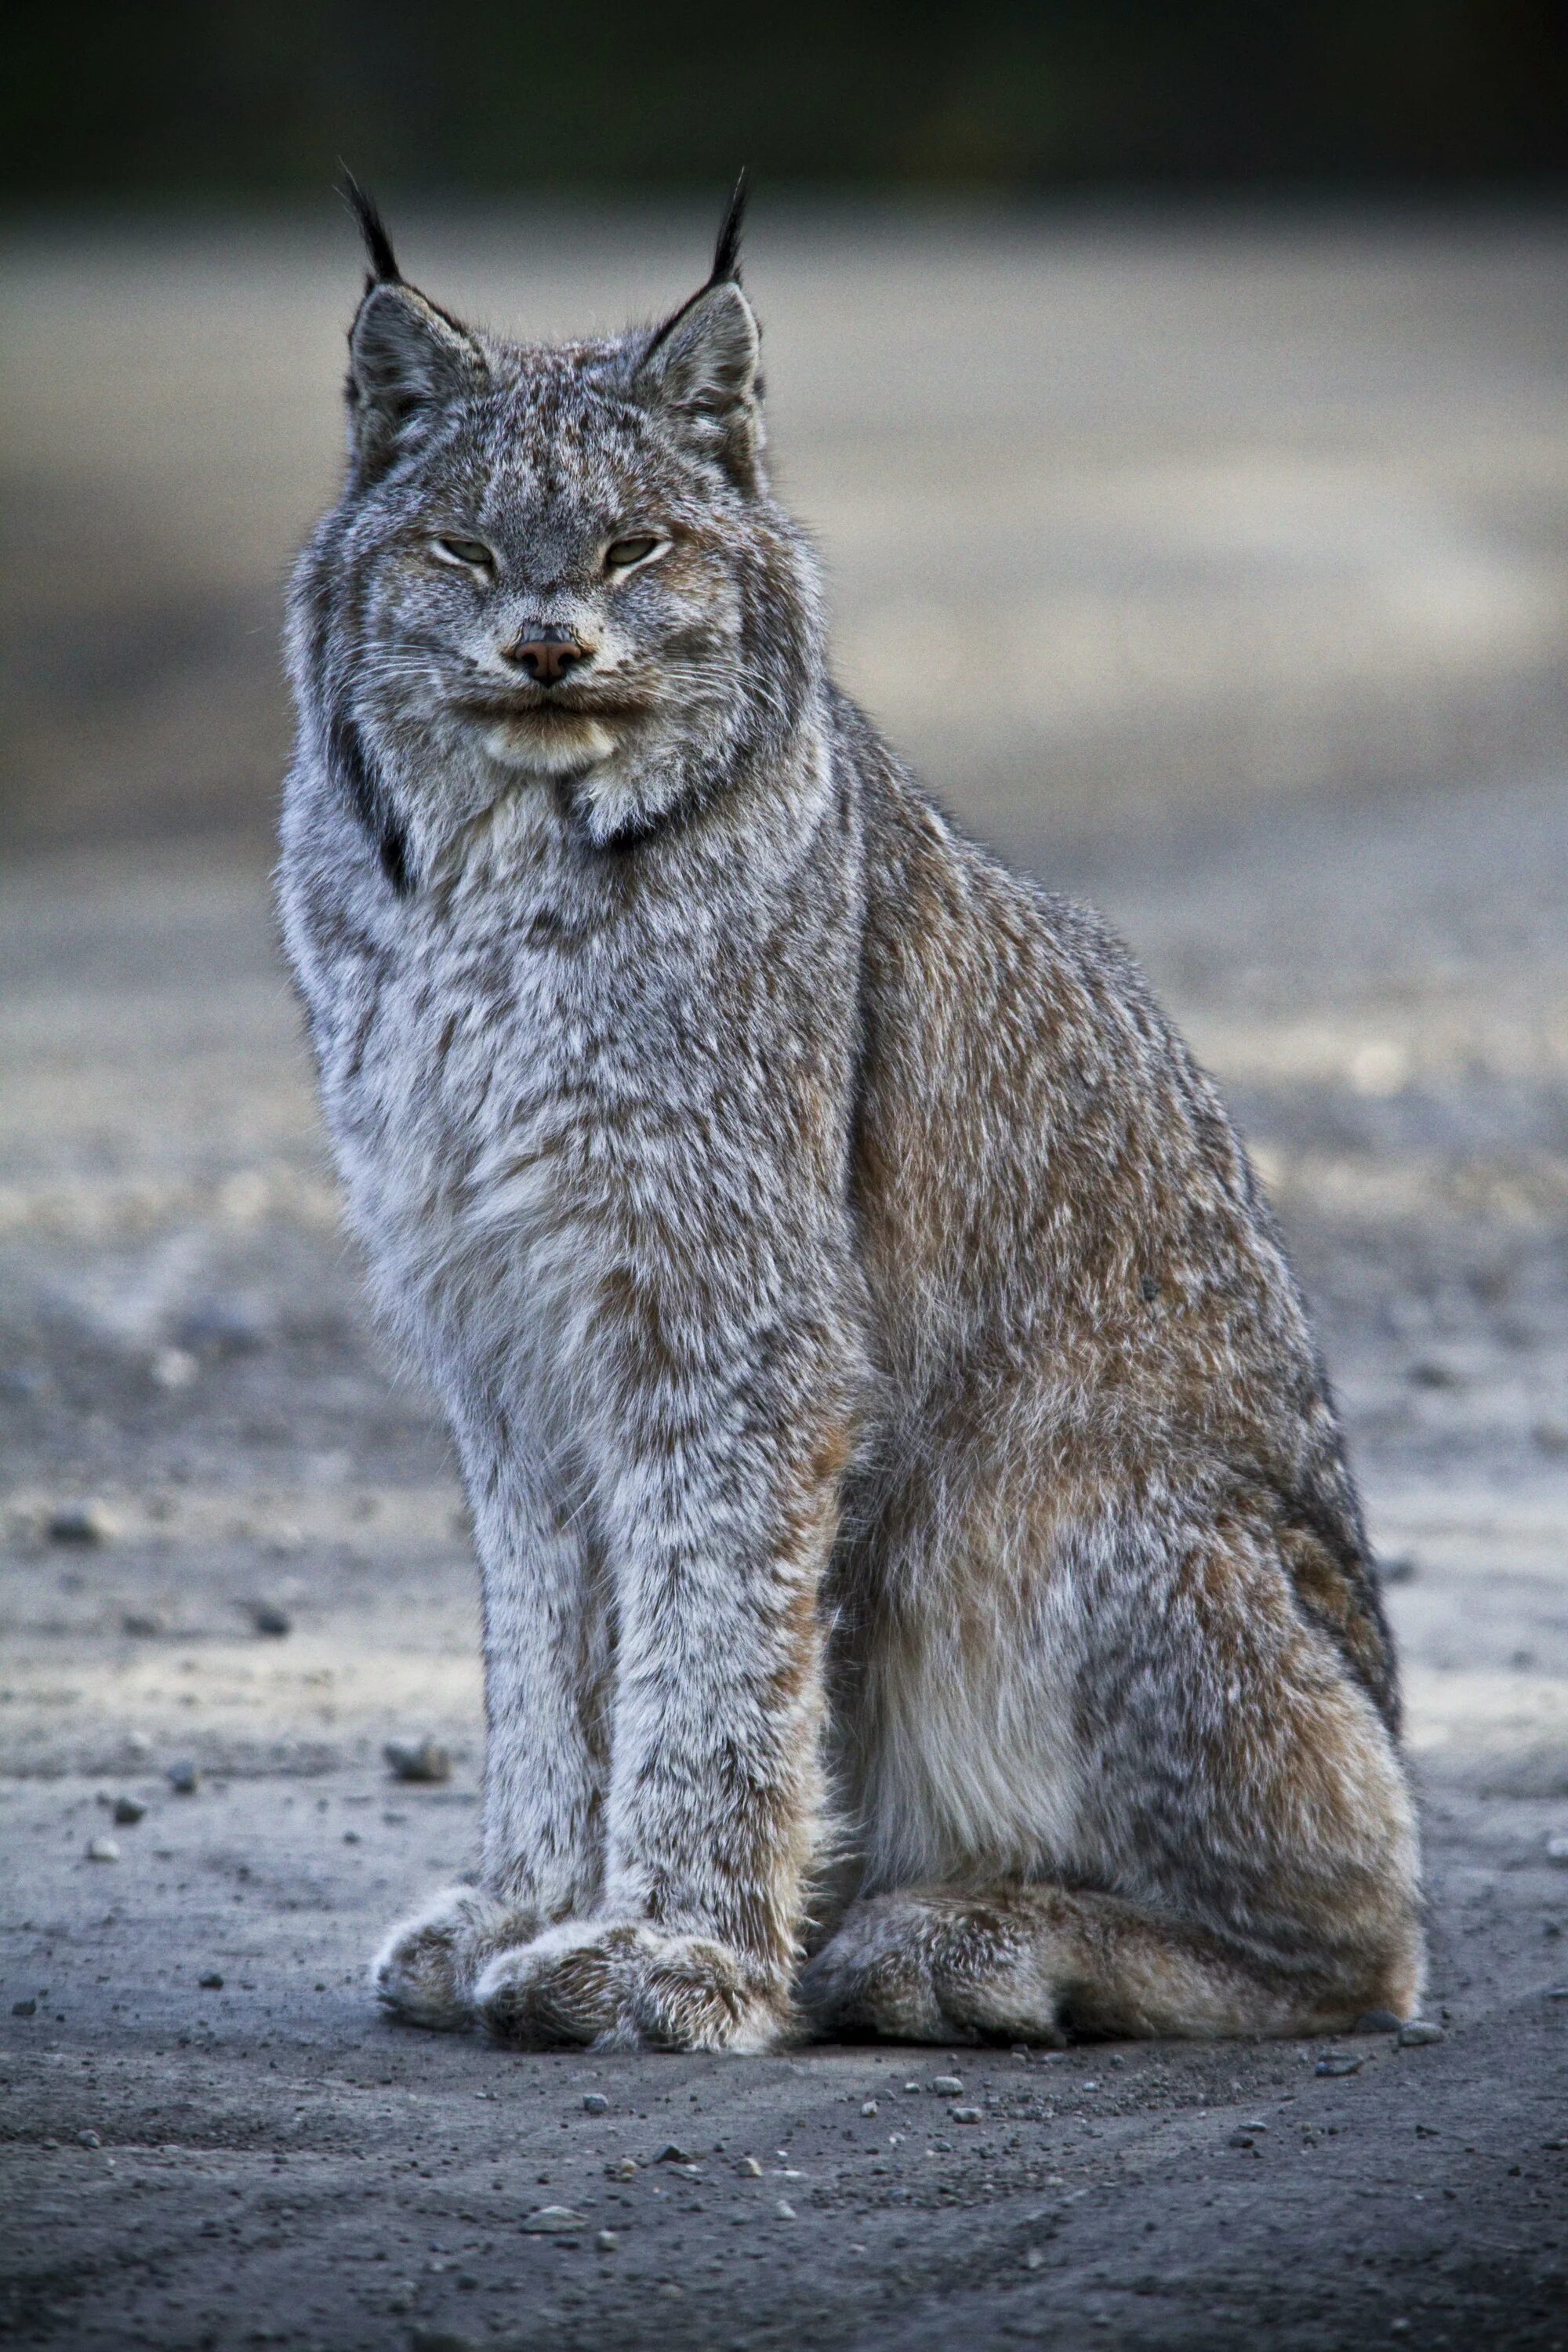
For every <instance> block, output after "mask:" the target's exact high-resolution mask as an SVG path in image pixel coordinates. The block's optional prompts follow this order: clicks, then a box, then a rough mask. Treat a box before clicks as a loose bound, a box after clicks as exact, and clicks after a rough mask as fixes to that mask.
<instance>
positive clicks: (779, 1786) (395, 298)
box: [281, 200, 1423, 2051]
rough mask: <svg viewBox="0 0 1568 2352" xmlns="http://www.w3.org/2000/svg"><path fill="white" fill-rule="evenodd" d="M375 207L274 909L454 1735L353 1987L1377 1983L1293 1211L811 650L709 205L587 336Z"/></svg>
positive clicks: (1109, 977) (506, 2008) (1057, 1992)
mask: <svg viewBox="0 0 1568 2352" xmlns="http://www.w3.org/2000/svg"><path fill="white" fill-rule="evenodd" d="M359 209H360V213H361V220H362V226H363V231H364V235H365V239H366V243H367V246H368V248H369V252H370V257H371V264H372V269H371V275H370V278H369V279H368V281H367V286H366V290H365V294H364V298H363V301H362V302H361V305H360V308H359V311H358V314H357V316H356V318H355V320H354V321H353V331H352V334H351V338H350V342H351V372H350V378H349V409H350V420H351V436H352V455H351V461H350V466H349V472H348V479H347V484H346V487H345V488H344V491H343V494H342V499H341V500H340V501H339V503H338V505H337V506H336V507H334V508H333V509H332V510H331V513H330V514H329V515H328V516H327V517H326V519H325V520H324V521H323V522H322V523H321V527H320V528H319V530H317V532H316V534H315V537H314V539H313V540H312V541H311V544H310V549H309V551H307V553H306V555H305V556H304V558H303V560H302V562H301V563H300V569H299V572H298V575H297V578H296V582H295V586H294V593H293V605H292V629H291V651H292V663H293V675H294V681H295V685H296V688H297V691H298V696H299V702H300V742H299V751H298V757H297V759H296V761H295V765H294V768H293V772H292V774H291V776H290V779H289V789H288V800H287V808H286V814H285V818H284V829H283V832H284V852H283V865H282V882H281V894H282V909H283V917H284V921H285V925H286V929H287V938H288V943H289V952H290V955H291V957H292V960H293V964H294V968H295V971H296V972H297V974H298V978H299V983H300V989H301V991H302V993H303V996H304V1000H305V1003H306V1005H307V1007H308V1009H309V1015H310V1031H311V1035H312V1038H313V1042H314V1046H315V1051H316V1054H317V1056H318V1058H319V1063H320V1069H321V1088H322V1094H323V1097H324V1100H325V1105H326V1113H327V1118H328V1121H329V1124H330V1126H331V1133H332V1137H333V1139H334V1142H335V1146H336V1150H337V1156H338V1160H339V1163H340V1166H341V1168H342V1175H343V1179H344V1182H345V1184H346V1187H347V1191H348V1197H349V1202H350V1209H351V1213H352V1216H353V1222H354V1224H355V1227H356V1228H357V1231H358V1233H359V1234H360V1235H361V1237H362V1239H363V1243H364V1244H365V1247H366V1249H367V1251H368V1254H369V1257H370V1262H371V1265H372V1266H373V1268H374V1276H375V1281H376V1286H377V1289H378V1292H379V1296H380V1298H381V1301H382V1304H383V1306H384V1309H385V1310H386V1312H387V1314H388V1315H389V1316H390V1318H392V1320H393V1322H394V1323H395V1325H396V1326H397V1328H399V1330H400V1331H401V1333H402V1334H403V1336H404V1338H405V1340H406V1341H407V1342H408V1343H409V1345H410V1346H411V1348H412V1349H413V1350H414V1352H415V1354H416V1357H417V1358H418V1360H419V1361H420V1362H421V1363H422V1364H423V1366H424V1368H425V1370H426V1372H427V1373H428V1375H429V1377H430V1379H431V1380H432V1381H434V1383H435V1385H436V1387H437V1390H438V1391H439V1393H440V1395H441V1398H442V1400H443V1402H444V1403H445V1406H446V1410H447V1413H448V1414H449V1416H450V1419H451V1424H452V1428H453V1430H454V1432H455V1433H456V1438H457V1443H458V1448H459V1451H460V1455H461V1460H462V1465H463V1471H464V1475H465V1478H466V1482H467V1486H468V1495H469V1497H470V1500H471V1503H472V1509H473V1517H474V1525H475V1531H476V1537H477V1542H478V1548H479V1558H480V1560H481V1563H482V1568H483V1583H484V1645H485V1663H486V1701H487V1711H488V1718H489V1761H488V1768H487V1773H486V1785H485V1804H484V1832H483V1862H482V1871H481V1874H480V1878H479V1885H477V1886H476V1887H462V1886H459V1887H457V1888H455V1889H452V1890H449V1891H448V1892H447V1893H446V1894H445V1895H441V1896H440V1897H438V1898H437V1900H436V1901H435V1902H434V1904H433V1905H432V1906H430V1907H429V1909H428V1910H427V1911H426V1913H425V1914H423V1915H422V1916H420V1917H418V1918H416V1919H415V1920H413V1921H410V1922H409V1923H407V1924H406V1925H405V1926H404V1927H401V1928H400V1929H398V1930H397V1931H396V1932H395V1934H394V1935H393V1937H392V1938H391V1940H390V1942H389V1943H388V1944H387V1946H386V1948H385V1949H384V1951H383V1953H382V1954H381V1956H380V1958H379V1959H378V1961H377V1962H376V1967H375V1982H376V1986H377V1989H378V1990H379V1992H380V1994H381V1996H382V1998H383V1999H384V2000H385V2001H386V2002H387V2003H388V2004H389V2005H390V2006H391V2007H392V2008H394V2009H395V2010H396V2011H399V2012H401V2014H402V2015H404V2016H405V2017H406V2018H409V2019H412V2020H415V2021H420V2022H423V2023H425V2024H428V2025H440V2026H450V2025H458V2024H461V2023H466V2022H468V2021H473V2020H479V2021H482V2022H483V2023H484V2024H485V2025H486V2026H488V2027H489V2030H490V2031H491V2032H493V2033H495V2034H497V2035H499V2036H500V2037H502V2038H504V2039H506V2040H509V2041H517V2042H590V2043H595V2044H596V2045H598V2046H600V2047H602V2048H617V2049H628V2048H638V2047H651V2048H667V2049H668V2048H674V2049H704V2050H719V2049H728V2050H736V2051H759V2050H764V2049H767V2048H768V2047H770V2046H772V2045H773V2044H774V2043H776V2042H779V2041H780V2040H781V2039H782V2038H784V2037H786V2036H788V2035H789V2034H791V2033H792V2032H797V2031H799V2030H800V2029H801V2027H802V2025H803V2024H810V2025H813V2026H815V2027H816V2030H818V2031H826V2032H849V2033H858V2032H868V2031H869V2032H881V2033H886V2034H893V2035H902V2036H906V2037H909V2038H910V2039H913V2040H938V2041H944V2042H952V2041H962V2040H965V2039H969V2040H973V2039H978V2038H985V2037H991V2036H1005V2037H1007V2038H1021V2039H1025V2040H1034V2041H1042V2042H1050V2041H1057V2040H1059V2039H1060V2038H1061V2037H1062V2035H1063V2034H1064V2032H1067V2031H1068V2030H1073V2029H1076V2030H1079V2031H1083V2032H1097V2033H1111V2034H1207V2035H1215V2034H1229V2033H1292V2032H1321V2031H1326V2030H1330V2029H1333V2028H1342V2027H1344V2026H1347V2025H1349V2024H1350V2023H1351V2022H1352V2021H1353V2020H1354V2019H1355V2018H1356V2017H1357V2016H1358V2014H1360V2013H1361V2012H1362V2011H1367V2010H1370V2009H1374V2008H1379V2009H1388V2010H1393V2011H1396V2012H1397V2013H1398V2014H1400V2015H1401V2016H1405V2015H1407V2014H1409V2013H1410V2011H1412V2010H1413V2008H1414V2007H1415V2003H1416V2001H1417V1999H1418V1996H1419V1993H1420V1990H1421V1983H1422V1968H1423V1958H1422V1935H1421V1927H1420V1922H1419V1895H1418V1881H1417V1854H1416V1841H1415V1830H1414V1825H1413V1818H1412V1809H1411V1803H1410V1799H1409V1795H1408V1792H1407V1790H1406V1785H1405V1777H1404V1773H1403V1770H1402V1768H1401V1763H1400V1759H1399V1755H1398V1751H1397V1748H1396V1744H1395V1743H1396V1726H1397V1700H1396V1696H1395V1688H1394V1664H1393V1659H1392V1656H1391V1653H1390V1646H1389V1639H1388V1634H1387V1631H1386V1629H1385V1626H1384V1620H1383V1615H1382V1612H1381V1610H1380V1607H1379V1602H1378V1598H1377V1591H1376V1587H1375V1582H1374V1577H1373V1568H1372V1565H1371V1562H1370V1560H1369V1558H1368V1552H1367V1545H1366V1539H1365V1537H1364V1535H1363V1529H1362V1524H1361V1519H1360V1517H1359V1514H1358V1508H1357V1503H1356V1498H1355V1495H1354V1491H1353V1489H1352V1484H1351V1479H1350V1476H1349V1474H1348V1472H1347V1470H1346V1467H1345V1462H1344V1457H1343V1454H1342V1446H1341V1440H1340V1434H1339V1431H1338V1429H1337V1426H1336V1423H1335V1420H1334V1414H1333V1409H1332V1406H1331V1402H1330V1400H1329V1396H1328V1392H1327V1390H1326V1387H1325V1384H1324V1380H1323V1375H1322V1372H1321V1368H1320V1365H1319V1361H1318V1359H1317V1356H1316V1354H1315V1352H1314V1349H1313V1343H1312V1340H1311V1338H1310V1333H1309V1330H1308V1328H1307V1324H1306V1320H1305V1318H1304V1315H1303V1310H1302V1307H1301V1304H1300V1298H1299V1297H1298V1295H1297V1292H1296V1290H1295V1288H1294V1286H1293V1284H1292V1281H1291V1277H1290V1275H1289V1270H1288V1268H1287V1266H1286V1264H1285V1260H1284V1258H1283V1256H1282V1255H1281V1251H1280V1244H1279V1239H1278V1236H1277V1234H1276V1232H1275V1228H1274V1225H1273V1223H1272V1221H1271V1219H1270V1216H1269V1213H1268V1209H1267V1207H1266V1205H1265V1203H1264V1202H1263V1200H1262V1199H1261V1197H1260V1195H1259V1192H1258V1186H1257V1182H1256V1180H1255V1178H1254V1176H1253V1174H1252V1171H1251V1170H1250V1168H1249V1167H1248V1165H1247V1159H1246V1156H1245V1154H1244V1152H1243V1151H1242V1149H1241V1147H1240V1145H1239V1144H1238V1142H1237V1139H1236V1137H1235V1135H1234V1134H1233V1132H1232V1130H1231V1129H1230V1127H1229V1125H1228V1124H1227V1122H1226V1116H1225V1113H1224V1111H1223V1110H1222V1108H1221V1107H1220V1104H1219V1102H1218V1101H1217V1099H1216V1097H1215V1092H1214V1089H1213V1087H1211V1085H1210V1084H1209V1081H1208V1080H1207V1078H1206V1077H1205V1076H1204V1075H1203V1073H1202V1072H1201V1071H1199V1070H1197V1069H1196V1068H1194V1065H1193V1063H1192V1061H1191V1060H1190V1059H1189V1057H1188V1055H1187V1054H1186V1051H1185V1050H1184V1046H1183V1045H1182V1044H1181V1042H1180V1040H1179V1039H1178V1038H1177V1037H1175V1036H1174V1035H1173V1034H1172V1032H1171V1030H1170V1028H1169V1027H1168V1026H1167V1024H1166V1023H1165V1022H1164V1020H1163V1018H1162V1016H1161V1015H1160V1013H1158V1012H1157V1010H1156V1009H1155V1007H1154V1005H1153V1004H1152V1003H1151V1001H1150V998H1149V995H1148V993H1147V992H1146V990H1145V988H1144V986H1143V983H1142V980H1141V979H1140V978H1139V976H1138V974H1137V972H1136V971H1134V970H1133V968H1132V967H1131V964H1130V963H1129V961H1128V960H1127V958H1126V957H1125V955H1124V954H1123V952H1122V950H1121V948H1120V947H1119V946H1118V945H1117V944H1116V942H1115V941H1114V940H1112V939H1111V938H1110V936H1109V935H1108V933H1107V932H1106V931H1105V929H1103V928H1102V927H1101V925H1100V923H1099V922H1098V921H1097V920H1096V919H1095V918H1094V917H1093V916H1091V915H1089V914H1086V913H1084V912H1082V911H1081V910H1079V908H1075V907H1072V906H1068V905H1067V904H1065V903H1063V902H1062V901H1061V900H1059V899H1058V898H1051V897H1048V896H1047V895H1046V894H1045V893H1044V892H1043V891H1041V890H1040V889H1038V888H1037V887H1035V885H1034V884H1032V883H1030V882H1027V881H1025V880H1021V879H1020V878H1018V877H1016V876H1015V875H1013V874H1011V873H1009V872H1007V871H1006V870H1005V868H1004V867H1002V866H1000V865H998V864H997V863H996V862H995V861H994V859H993V858H991V857H990V856H987V855H985V854H984V852H983V851H981V850H980V849H977V848H975V847H974V846H973V845H971V844H970V843H969V842H967V841H965V840H964V839H963V837H962V836H961V835H958V834H957V833H955V832H954V831H953V829H952V827H951V826H950V825H949V824H947V823H946V822H945V821H944V819H943V818H942V816H941V815H940V814H938V813H937V811H936V810H935V809H934V808H933V807H932V806H931V804H930V803H929V802H927V801H926V800H925V799H924V798H923V797H922V796H921V793H919V792H918V791H917V789H916V788H915V786H914V785H913V784H912V783H911V782H910V780H909V778H908V777H907V776H906V775H905V773H904V772H903V771H902V770H901V769H900V766H899V765H898V763H897V761H895V760H894V759H893V757H892V755H891V754H890V753H889V751H887V750H886V748H885V747H884V746H883V744H882V743H881V742H880V741H879V738H878V737H877V735H876V733H875V732H874V731H873V730H872V729H871V727H870V726H869V725H868V722H867V721H866V719H864V718H863V717H862V716H861V714H860V712H859V711H858V710H857V709H855V707H854V705H853V704H852V703H850V702H849V701H847V699H846V698H845V697H844V696H843V695H842V694H841V693H840V692H839V691H838V690H837V688H836V687H835V686H834V684H833V682H832V680H831V677H830V676H829V674H828V670H827V667H826V653H825V649H824V632H823V620H822V611H821V601H820V592H819V587H818V581H817V575H816V568H815V565H814V563H813V561H812V556H811V552H810V550H809V548H808V546H807V544H806V542H805V539H804V538H803V536H802V534H801V532H800V531H799V530H797V529H796V527H795V525H794V524H793V523H792V522H791V521H790V520H789V519H788V518H787V517H786V516H785V515H784V513H783V512H782V511H781V509H779V507H778V506H777V505H775V504H774V502H773V498H772V496H771V495H770V492H769V489H768V487H767V480H766V477H765V474H764V471H763V455H762V444H763V432H762V412H761V385H760V382H759V377H758V343H757V329H756V325H755V323H754V320H753V318H752V311H751V310H750V308H749V306H748V304H747V301H746V299H745V297H744V295H743V294H742V290H741V287H740V282H739V275H738V268H737V228H738V206H732V207H731V215H730V217H729V219H728V220H727V221H726V224H725V226H724V230H723V232H722V234H721V238H720V242H719V248H718V254H717V257H716V259H715V263H714V267H713V271H712V274H711V276H710V278H709V279H708V282H707V283H706V285H704V286H703V287H702V288H701V289H700V291H699V292H698V293H697V294H695V295H694V296H693V297H692V299H690V300H689V302H687V303H686V304H685V305H684V307H683V308H682V309H680V310H678V311H676V313H675V314H674V316H673V317H672V318H670V319H668V320H666V321H665V323H664V324H663V325H662V326H660V327H659V328H658V329H657V330H646V329H639V330H637V331H633V332H631V333H629V334H627V335H626V336H625V337H623V338H622V339H620V340H618V341H605V342H584V343H573V344H566V345H563V346H561V347H559V348H554V347H552V348H543V347H538V346H531V345H519V344H515V343H510V342H507V341H501V340H500V339H498V338H497V337H494V336H492V335H489V334H480V333H478V332H475V331H470V330H469V329H468V328H466V327H464V326H461V325H459V324H458V321H457V320H454V319H452V318H450V317H448V316H447V313H446V312H445V311H443V310H438V309H437V307H436V306H435V305H434V304H433V303H431V302H429V301H428V300H426V298H425V297H424V296H423V295H421V294H418V293H416V291H415V290H414V289H412V288H411V287H410V286H408V285H406V284H405V281H404V280H403V278H401V277H400V275H399V273H398V269H397V265H396V263H395V259H394V257H393V253H392V249H391V247H390V246H389V244H388V242H387V240H386V236H385V234H384V230H383V229H382V227H381V225H380V222H379V220H378V219H377V217H376V215H375V214H374V210H373V209H372V208H371V207H370V206H369V205H368V204H366V203H364V202H363V200H360V203H359ZM957 690H959V691H963V692H966V693H972V694H974V695H984V691H985V683H984V676H983V674H980V673H976V672H973V671H972V672H971V673H969V674H968V676H967V677H965V679H964V680H963V682H962V684H961V686H960V687H959V688H958V689H957Z"/></svg>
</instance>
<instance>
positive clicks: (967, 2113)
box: [952, 2107, 985, 2124]
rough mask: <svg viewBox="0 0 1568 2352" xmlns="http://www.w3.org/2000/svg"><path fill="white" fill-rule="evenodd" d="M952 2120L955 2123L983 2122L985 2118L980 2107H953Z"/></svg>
mask: <svg viewBox="0 0 1568 2352" xmlns="http://www.w3.org/2000/svg"><path fill="white" fill-rule="evenodd" d="M952 2120H953V2122H954V2123H955V2124H978V2123H984V2120H985V2117H984V2110H983V2109H982V2108H980V2107H954V2108H953V2109H952Z"/></svg>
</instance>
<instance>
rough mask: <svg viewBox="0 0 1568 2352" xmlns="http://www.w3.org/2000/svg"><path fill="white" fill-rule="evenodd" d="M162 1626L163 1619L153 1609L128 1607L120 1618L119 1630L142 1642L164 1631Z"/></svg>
mask: <svg viewBox="0 0 1568 2352" xmlns="http://www.w3.org/2000/svg"><path fill="white" fill-rule="evenodd" d="M164 1626H165V1620H164V1619H163V1618H162V1617H161V1616H160V1615H159V1613H158V1612H157V1611H156V1610H155V1609H128V1610H127V1611H126V1612H125V1613H124V1615H123V1616H122V1617H121V1620H120V1630H121V1633H130V1634H132V1636H133V1637H134V1638H135V1639H136V1640H137V1641H142V1642H150V1641H152V1640H153V1637H154V1636H155V1635H156V1634H159V1633H163V1631H164Z"/></svg>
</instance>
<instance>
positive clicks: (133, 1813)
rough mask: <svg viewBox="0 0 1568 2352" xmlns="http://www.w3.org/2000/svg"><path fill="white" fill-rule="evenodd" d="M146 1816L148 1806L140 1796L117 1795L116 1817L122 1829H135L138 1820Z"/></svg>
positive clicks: (115, 1803)
mask: <svg viewBox="0 0 1568 2352" xmlns="http://www.w3.org/2000/svg"><path fill="white" fill-rule="evenodd" d="M146 1817H147V1808H146V1806H145V1805H144V1804H143V1803H142V1800H141V1798H140V1797H116V1799H115V1800H114V1819H115V1820H116V1821H117V1822H119V1824H120V1826H121V1829H122V1830H133V1829H134V1828H135V1826H136V1824H137V1822H140V1821H144V1820H145V1819H146Z"/></svg>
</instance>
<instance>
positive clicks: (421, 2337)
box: [399, 2297, 479, 2352]
mask: <svg viewBox="0 0 1568 2352" xmlns="http://www.w3.org/2000/svg"><path fill="white" fill-rule="evenodd" d="M399 2299H400V2300H401V2301H402V2303H403V2307H404V2309H405V2311H406V2310H407V2308H408V2305H407V2300H406V2298H402V2297H400V2298H399ZM408 2352H479V2346H478V2345H477V2344H476V2343H475V2342H474V2339H473V2337H472V2336H459V2335H458V2333H457V2331H456V2329H454V2328H450V2327H416V2329H415V2330H414V2333H413V2335H412V2336H410V2337H409V2339H408Z"/></svg>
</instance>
